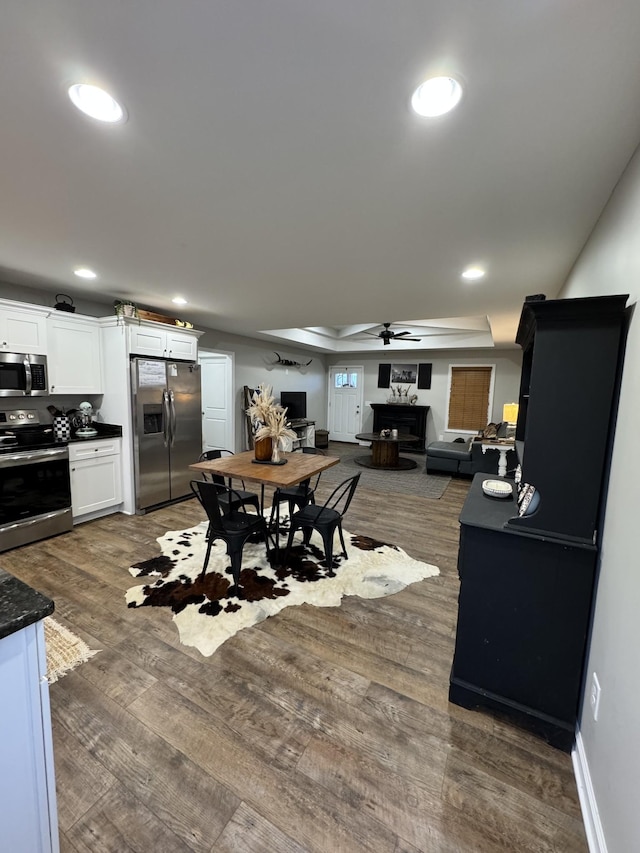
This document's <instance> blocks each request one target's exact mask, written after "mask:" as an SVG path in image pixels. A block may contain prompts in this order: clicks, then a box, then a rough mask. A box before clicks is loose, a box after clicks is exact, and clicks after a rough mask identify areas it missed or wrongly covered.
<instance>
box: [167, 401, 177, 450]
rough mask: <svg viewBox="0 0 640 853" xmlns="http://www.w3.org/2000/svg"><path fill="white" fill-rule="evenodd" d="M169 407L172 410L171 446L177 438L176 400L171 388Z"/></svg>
mask: <svg viewBox="0 0 640 853" xmlns="http://www.w3.org/2000/svg"><path fill="white" fill-rule="evenodd" d="M169 408H170V410H171V425H170V435H171V442H170V447H173V442H174V441H175V440H176V402H175V397H174V394H173V391H172V390H169Z"/></svg>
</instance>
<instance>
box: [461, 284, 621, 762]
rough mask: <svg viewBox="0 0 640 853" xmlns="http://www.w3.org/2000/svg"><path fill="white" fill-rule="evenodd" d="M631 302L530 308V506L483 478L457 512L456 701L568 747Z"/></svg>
mask: <svg viewBox="0 0 640 853" xmlns="http://www.w3.org/2000/svg"><path fill="white" fill-rule="evenodd" d="M626 299H627V297H626V296H615V297H595V298H586V299H566V300H553V301H537V300H536V301H533V302H531V303H529V302H527V303H525V306H524V308H523V312H522V317H521V321H520V327H519V330H518V337H517V342H518V343H519V344H520V345H521V346H522V347H523V367H522V378H521V387H520V410H519V418H518V425H517V429H516V447H517V451H518V456H519V461H520V463H521V466H522V479H523V481H524V482H526V483H530V484H531V485H533V486H535V488H536V489H537V490H538V492H539V497H540V502H539V506H538V508H537V510H536V512H534V513H532V514H531V515H526V516H523V517H520V516H519V515H518V512H517V501H516V494H517V492H516V487H515V484H514V486H513V496H512V497H511V498H507V499H499V498H492V497H489V496H487V495H485V494H484V492H483V491H482V481H483V480H484V479H485V477H486V475H483V474H476V476H475V478H474V480H473V483H472V486H471V489H470V491H469V494H468V496H467V499H466V501H465V504H464V507H463V510H462V513H461V515H460V549H459V553H458V572H459V575H460V597H459V604H458V624H457V633H456V647H455V653H454V660H453V666H452V670H451V679H450V688H449V698H450V700H451V701H452V702H455V703H456V704H459V705H463V706H465V707H467V708H487V709H491V710H495V711H498V712H500V713H501V714H502V715H504V716H506V717H508V718H510V719H511V720H513V721H514V722H515V723H518V724H521V725H524V726H525V727H527V728H528V729H530V730H532V731H535V732H537V733H539V734H541V735H542V736H543V737H545V738H546V739H547V740H548V741H549V743H551V744H553V745H554V746H556V747H558V748H560V749H563V750H565V751H570V750H571V748H572V745H573V741H574V733H575V727H576V722H577V719H578V714H579V710H580V708H579V704H580V697H581V695H582V685H583V680H584V665H585V659H586V652H587V644H588V636H589V628H590V623H591V614H592V608H593V600H594V594H595V589H596V585H597V571H598V557H599V536H600V532H599V531H600V528H601V525H602V521H603V509H604V504H605V497H606V482H607V472H608V465H609V458H610V452H611V444H612V441H613V432H614V428H615V412H616V406H617V393H618V388H619V377H620V373H621V363H622V352H623V339H624V326H625V303H626Z"/></svg>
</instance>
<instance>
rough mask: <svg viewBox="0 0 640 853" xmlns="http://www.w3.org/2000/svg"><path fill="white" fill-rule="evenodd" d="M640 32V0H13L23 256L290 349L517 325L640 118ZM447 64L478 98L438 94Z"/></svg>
mask: <svg viewBox="0 0 640 853" xmlns="http://www.w3.org/2000/svg"><path fill="white" fill-rule="evenodd" d="M639 32H640V3H639V2H638V0H607V2H606V3H605V2H603V0H535V2H534V0H519V2H514V0H482V2H479V0H420V1H419V2H417V0H416V1H415V2H414V0H400V2H396V3H394V2H389V0H320V2H315V3H312V2H305V0H295V2H294V0H208V2H204V0H135V1H134V2H129V3H125V2H116V3H113V2H104V0H82V2H77V0H74V2H70V0H68V2H63V0H47V2H46V3H43V2H42V0H4V2H3V5H2V24H1V27H0V57H1V58H0V63H1V65H0V68H1V72H2V73H1V74H0V97H1V103H2V129H1V131H0V156H1V158H2V161H1V162H2V172H1V178H0V186H1V192H0V277H1V278H3V279H4V280H7V281H14V282H17V283H29V284H31V285H38V286H40V287H45V288H47V289H51V290H52V291H62V292H65V293H69V294H71V295H75V294H78V293H80V292H84V293H85V294H86V295H87V296H91V297H95V298H105V297H108V298H109V299H111V298H116V297H117V298H124V297H126V298H130V299H133V300H134V301H136V302H137V303H138V304H140V305H141V306H144V307H147V308H151V309H154V310H156V311H160V312H162V313H170V314H172V315H176V314H177V315H178V316H180V317H184V318H185V319H189V320H191V321H192V322H193V323H194V324H195V325H196V326H197V327H203V326H205V327H208V328H214V329H222V330H227V331H229V332H234V333H238V334H245V335H250V336H252V337H262V336H263V335H261V333H262V332H263V331H264V330H281V331H279V332H278V333H277V334H276V333H274V332H273V331H272V332H271V333H270V334H269V335H268V336H266V335H265V336H264V337H266V338H267V339H269V340H270V341H271V342H273V341H279V343H280V345H281V346H282V347H283V348H285V347H288V351H290V350H291V349H292V348H299V347H298V342H300V343H303V344H304V345H305V347H307V348H310V349H315V350H317V351H328V352H331V351H334V352H336V351H362V350H367V349H378V348H379V349H382V342H381V341H380V340H378V339H376V338H373V337H371V336H370V335H366V334H363V332H364V331H365V330H364V329H363V328H362V327H363V326H364V327H367V330H368V331H378V330H379V329H380V326H379V324H380V323H382V322H383V321H392V322H396V321H397V322H398V323H399V324H400V325H398V326H394V327H392V328H395V329H396V330H397V331H400V330H404V329H408V330H413V331H416V332H419V333H420V334H421V335H422V340H421V342H418V343H415V344H411V343H409V342H405V343H399V342H395V343H392V344H391V346H389V347H385V354H387V353H388V354H392V353H393V352H396V351H397V350H398V349H402V351H403V352H406V351H409V350H411V349H412V348H413V347H420V348H435V347H441V346H445V347H452V346H464V347H465V348H466V347H471V346H486V345H488V344H489V345H490V344H491V341H492V338H493V339H494V340H495V343H496V344H497V345H508V344H511V343H512V342H513V339H514V335H515V329H516V326H517V320H518V317H519V314H520V308H521V305H522V301H523V299H524V297H525V296H526V295H528V294H532V293H540V292H542V293H546V294H547V296H549V297H553V296H555V295H556V294H557V293H558V290H559V288H560V286H561V285H562V282H563V281H564V279H565V278H566V276H567V273H568V272H569V270H570V268H571V266H572V264H573V262H574V260H575V258H576V256H577V255H578V253H579V252H580V249H581V247H582V246H583V244H584V242H585V240H586V239H587V237H588V235H589V233H590V231H591V229H592V227H593V226H594V224H595V222H596V220H597V218H598V216H599V214H600V212H601V210H602V208H603V206H604V205H605V203H606V201H607V198H608V197H609V195H610V193H611V191H612V189H613V188H614V186H615V184H616V181H617V180H618V178H619V177H620V175H621V173H622V171H623V169H624V167H625V165H626V164H627V162H628V160H629V158H630V157H631V155H632V153H633V151H634V149H635V147H636V146H637V144H638V142H639V141H640V97H639V94H640V89H639V82H640V51H639V50H638V49H637V39H638V33H639ZM436 73H448V74H453V75H455V76H457V77H458V78H459V79H460V80H461V81H462V82H463V84H464V88H465V92H464V96H463V100H462V102H461V103H460V105H459V106H458V107H457V109H456V110H455V111H454V112H453V113H451V114H449V115H448V116H445V117H441V118H439V119H421V118H419V117H417V116H416V115H414V114H413V113H412V112H411V110H410V108H409V99H410V97H411V94H412V91H413V90H414V88H415V87H416V86H417V85H418V84H419V83H421V82H422V81H423V80H424V79H425V78H427V77H428V76H432V75H433V74H436ZM79 81H80V82H93V83H97V84H98V85H102V86H103V87H105V88H107V89H109V90H110V91H111V92H112V93H113V94H114V95H115V96H116V97H117V98H118V99H119V100H120V101H121V102H122V103H123V104H124V105H125V107H126V109H127V111H128V114H129V120H128V122H127V123H126V124H123V125H117V126H105V125H102V124H99V123H97V122H95V121H93V120H91V119H89V118H87V117H85V116H83V115H82V114H80V113H78V112H77V111H76V110H75V109H74V108H73V107H72V106H71V104H70V102H69V101H68V99H67V95H66V90H67V87H68V86H69V85H70V84H71V83H72V82H79ZM470 263H482V264H484V265H486V268H487V276H486V279H485V280H484V281H482V282H480V283H476V284H469V283H465V282H463V281H462V280H461V279H460V273H461V271H462V269H463V268H464V267H465V266H466V265H467V264H470ZM78 265H87V266H90V267H92V268H93V269H95V270H96V272H98V273H99V278H98V279H97V280H96V281H95V282H89V283H84V282H80V281H79V280H78V279H76V278H75V277H74V275H73V273H72V270H73V269H74V267H76V266H78ZM176 294H180V295H183V296H184V297H186V298H187V299H188V301H189V304H188V305H187V306H186V307H184V308H181V309H176V307H175V306H174V305H172V303H171V298H172V297H173V296H174V295H176ZM401 318H426V319H422V320H417V319H413V320H402V319H401ZM456 318H457V319H456ZM461 318H464V319H461ZM353 326H358V327H360V328H357V329H356V330H355V331H354V330H353V329H352V328H350V327H353ZM293 329H298V330H299V331H297V332H296V331H292V330H293ZM282 330H284V331H282ZM287 330H289V331H287ZM294 344H295V347H294Z"/></svg>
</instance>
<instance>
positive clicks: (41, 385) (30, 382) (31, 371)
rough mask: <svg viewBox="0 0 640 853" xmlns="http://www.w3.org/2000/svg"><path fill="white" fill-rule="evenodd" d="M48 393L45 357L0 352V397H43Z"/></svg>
mask: <svg viewBox="0 0 640 853" xmlns="http://www.w3.org/2000/svg"><path fill="white" fill-rule="evenodd" d="M48 393H49V386H48V381H47V357H46V355H31V354H30V353H24V352H0V397H44V396H46V395H47V394H48Z"/></svg>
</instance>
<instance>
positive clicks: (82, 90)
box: [69, 83, 125, 123]
mask: <svg viewBox="0 0 640 853" xmlns="http://www.w3.org/2000/svg"><path fill="white" fill-rule="evenodd" d="M69 97H70V98H71V100H72V102H73V104H74V105H75V106H76V107H77V108H78V109H79V110H81V111H82V112H83V113H86V115H88V116H91V118H95V119H98V121H108V122H112V123H113V122H118V121H124V119H125V114H124V110H123V108H122V107H121V106H120V104H119V103H118V102H117V101H116V100H115V99H114V98H112V97H111V95H110V94H109V93H108V92H105V91H104V89H99V88H98V86H89V85H88V84H87V83H74V84H73V86H71V87H70V89H69Z"/></svg>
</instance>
